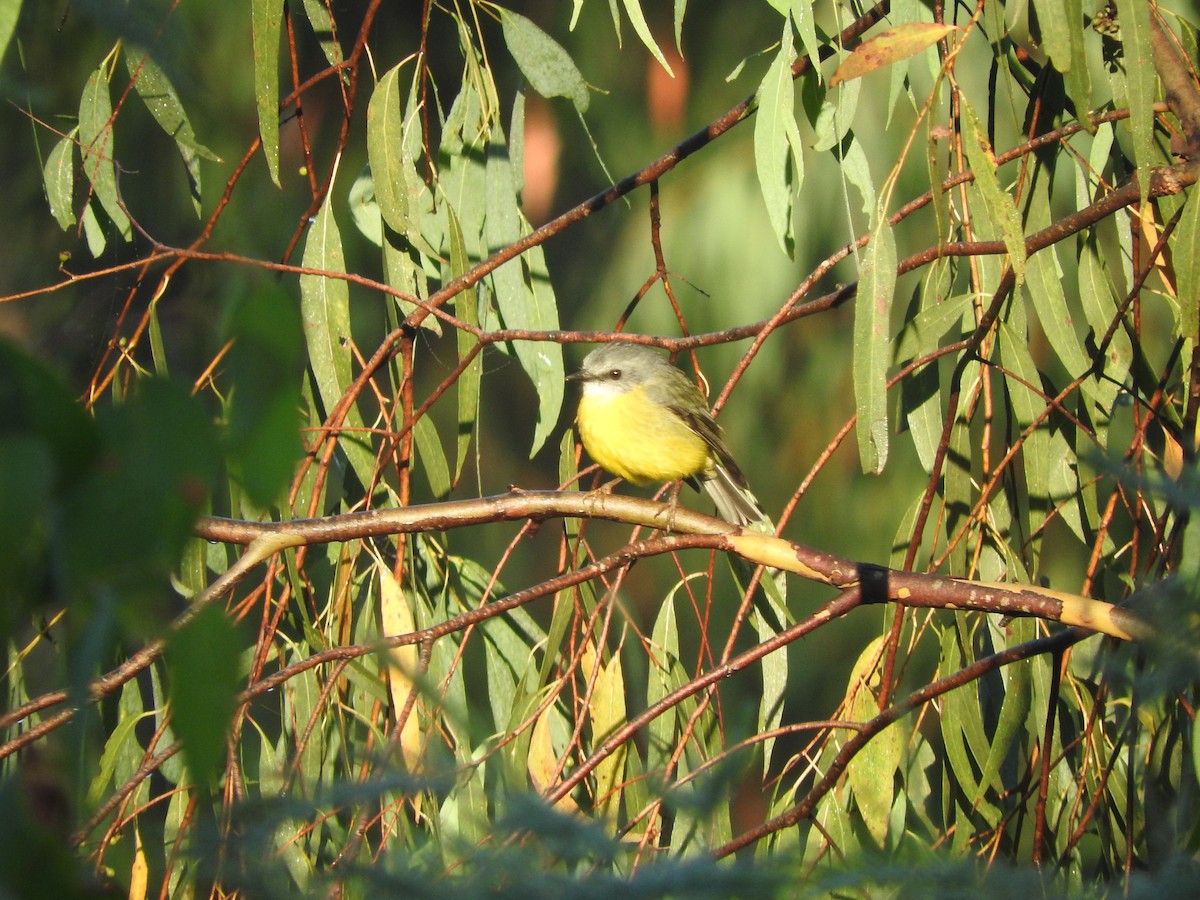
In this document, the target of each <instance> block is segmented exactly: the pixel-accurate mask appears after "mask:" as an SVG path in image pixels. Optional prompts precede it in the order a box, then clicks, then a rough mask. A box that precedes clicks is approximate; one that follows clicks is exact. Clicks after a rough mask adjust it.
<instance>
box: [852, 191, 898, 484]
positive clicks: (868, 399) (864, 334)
mask: <svg viewBox="0 0 1200 900" xmlns="http://www.w3.org/2000/svg"><path fill="white" fill-rule="evenodd" d="M895 291H896V239H895V237H894V236H893V234H892V227H891V225H889V224H888V221H887V216H886V215H885V213H884V211H883V210H882V209H879V210H877V212H876V222H875V225H874V227H873V228H872V230H871V241H870V243H869V244H867V249H866V250H865V251H864V253H863V256H862V273H861V275H860V277H859V282H858V291H857V293H856V295H855V302H854V401H855V411H856V412H857V414H858V423H857V425H856V426H855V428H856V433H857V435H858V458H859V462H860V464H861V465H862V468H863V471H864V472H867V473H870V474H878V473H880V472H882V471H883V468H884V466H885V465H886V464H887V458H888V441H889V438H890V435H889V431H888V407H887V370H888V363H889V362H890V360H891V343H890V332H891V314H892V298H893V296H894V295H895Z"/></svg>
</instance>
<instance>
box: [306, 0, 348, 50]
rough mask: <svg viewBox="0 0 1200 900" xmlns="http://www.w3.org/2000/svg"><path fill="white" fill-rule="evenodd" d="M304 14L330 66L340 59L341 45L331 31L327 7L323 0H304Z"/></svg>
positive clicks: (331, 25) (331, 20)
mask: <svg viewBox="0 0 1200 900" xmlns="http://www.w3.org/2000/svg"><path fill="white" fill-rule="evenodd" d="M304 14H305V15H306V16H308V24H309V25H311V26H312V30H313V34H315V35H316V36H317V40H319V41H320V42H321V52H322V53H324V54H325V59H326V60H327V61H328V63H329V64H330V65H331V66H336V65H337V64H338V63H340V62H341V61H342V46H341V44H339V43H338V42H337V38H336V37H335V36H334V33H333V19H332V18H330V16H329V7H328V6H326V4H325V0H304Z"/></svg>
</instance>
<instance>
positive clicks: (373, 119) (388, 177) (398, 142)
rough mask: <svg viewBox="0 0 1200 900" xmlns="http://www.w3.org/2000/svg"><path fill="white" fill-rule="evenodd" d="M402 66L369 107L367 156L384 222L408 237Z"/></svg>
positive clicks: (381, 86) (388, 76) (382, 82)
mask: <svg viewBox="0 0 1200 900" xmlns="http://www.w3.org/2000/svg"><path fill="white" fill-rule="evenodd" d="M400 68H401V67H400V66H396V67H395V68H393V69H389V70H388V71H387V72H386V73H385V74H384V76H383V77H382V78H380V79H379V83H378V84H376V85H375V91H374V92H373V93H372V94H371V102H370V104H369V105H368V106H367V153H368V157H369V159H370V164H371V174H372V176H373V177H374V183H375V199H376V202H377V203H378V205H379V212H380V213H381V214H382V216H383V221H384V222H385V223H386V224H387V225H388V227H389V228H391V229H392V230H393V231H395V232H398V233H399V234H407V233H408V231H409V227H410V222H411V214H410V210H409V204H408V197H409V189H408V183H407V181H408V167H407V166H406V164H405V159H404V114H403V113H402V112H401V108H402V105H401V102H400V100H401V98H400V93H401V89H400Z"/></svg>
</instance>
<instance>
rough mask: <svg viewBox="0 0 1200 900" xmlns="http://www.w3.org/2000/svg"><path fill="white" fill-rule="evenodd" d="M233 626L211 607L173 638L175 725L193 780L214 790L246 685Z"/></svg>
mask: <svg viewBox="0 0 1200 900" xmlns="http://www.w3.org/2000/svg"><path fill="white" fill-rule="evenodd" d="M239 643H240V642H239V640H238V635H237V631H236V629H235V628H234V627H233V623H232V622H230V621H229V619H228V618H227V617H226V615H225V612H224V610H222V609H221V608H220V607H219V606H207V607H205V608H204V609H202V610H201V611H200V612H199V613H198V614H197V615H196V616H195V617H194V618H193V619H192V620H191V621H190V622H188V623H187V624H186V625H184V626H183V628H181V629H179V631H177V632H175V634H173V635H172V636H171V639H170V641H169V642H168V644H167V651H166V659H167V670H168V672H169V673H170V678H171V711H172V718H171V724H172V726H173V727H174V729H175V733H176V734H177V735H178V736H179V739H180V741H182V742H183V754H184V757H185V758H186V759H187V763H188V770H189V771H190V772H191V775H192V779H193V780H194V781H195V782H196V784H197V785H198V786H200V787H202V788H204V787H208V786H210V785H211V784H212V782H213V781H214V780H215V779H216V777H217V775H218V774H219V773H220V771H221V769H222V768H223V762H224V759H225V736H226V733H227V732H228V731H229V723H230V721H231V720H232V718H233V710H234V700H235V699H236V697H237V692H238V685H239V682H240V681H241V674H240V671H241V666H240V660H239V657H240V655H241V651H240V648H239Z"/></svg>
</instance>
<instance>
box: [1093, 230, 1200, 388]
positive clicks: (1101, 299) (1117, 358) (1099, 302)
mask: <svg viewBox="0 0 1200 900" xmlns="http://www.w3.org/2000/svg"><path fill="white" fill-rule="evenodd" d="M1180 224H1182V222H1181V223H1180ZM1176 237H1177V238H1178V231H1176ZM1197 251H1200V247H1198V248H1197ZM1186 252H1187V251H1186V249H1185V247H1184V245H1182V244H1179V243H1176V244H1175V247H1174V253H1175V254H1179V255H1180V256H1183V255H1184V254H1185V253H1186ZM1181 265H1186V266H1188V267H1189V268H1190V267H1192V266H1194V265H1195V260H1194V259H1191V258H1188V259H1186V261H1184V260H1180V259H1179V258H1175V272H1176V275H1177V276H1179V274H1180V268H1179V267H1180V266H1181ZM1179 280H1180V282H1182V277H1180V279H1179ZM1197 290H1198V291H1200V286H1197ZM1179 296H1181V297H1182V296H1184V295H1183V294H1182V292H1181V293H1180V294H1179ZM1193 296H1194V297H1196V298H1197V300H1198V301H1200V294H1195V295H1193ZM1079 298H1080V300H1081V302H1082V303H1083V314H1084V316H1085V317H1086V318H1087V321H1088V325H1090V326H1091V329H1092V334H1093V335H1094V336H1095V340H1096V343H1097V344H1099V342H1100V339H1101V338H1102V337H1103V336H1104V333H1105V332H1106V331H1108V328H1109V326H1110V325H1111V324H1112V322H1113V319H1114V318H1115V317H1116V312H1117V304H1116V301H1117V297H1116V296H1115V294H1114V292H1113V286H1112V280H1111V279H1110V278H1109V277H1108V274H1107V273H1106V272H1105V268H1104V263H1103V262H1102V261H1101V259H1100V254H1099V251H1098V250H1097V246H1096V241H1095V240H1094V238H1093V236H1089V239H1088V240H1086V241H1084V242H1083V243H1082V244H1081V245H1080V248H1079ZM1184 309H1185V310H1186V309H1187V306H1186V305H1185V306H1184ZM1194 311H1195V308H1194V307H1193V312H1194ZM1184 334H1185V336H1186V335H1187V332H1184ZM1192 339H1193V340H1195V339H1196V335H1195V333H1192ZM1132 362H1133V345H1132V344H1131V343H1130V341H1129V334H1128V333H1127V332H1126V331H1125V329H1124V328H1122V327H1118V328H1117V330H1116V331H1115V332H1114V333H1113V339H1112V340H1111V341H1110V342H1109V345H1108V353H1107V356H1106V358H1105V360H1104V375H1105V379H1106V380H1107V379H1112V381H1113V382H1116V383H1117V384H1124V383H1125V379H1126V377H1127V376H1128V375H1129V369H1130V365H1131V364H1132ZM1109 385H1110V386H1109V388H1107V389H1106V388H1105V385H1104V383H1097V384H1096V393H1097V397H1098V400H1099V401H1100V402H1102V403H1104V404H1105V410H1106V411H1110V410H1111V408H1112V407H1111V405H1110V404H1111V402H1113V401H1115V400H1116V386H1115V385H1112V384H1111V382H1109ZM1106 400H1107V402H1105V401H1106Z"/></svg>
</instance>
